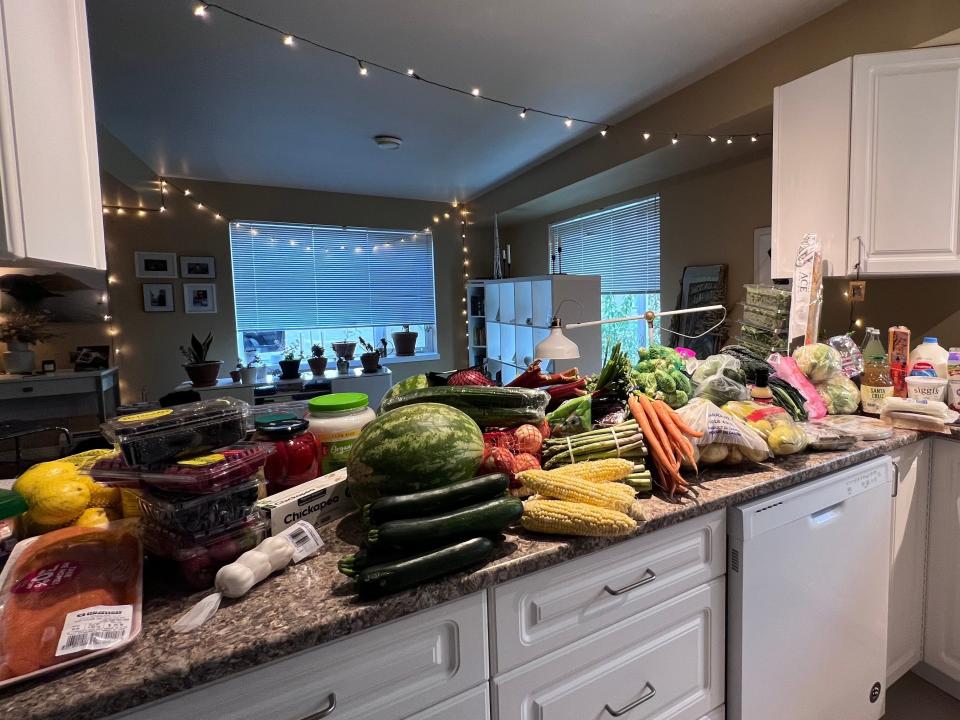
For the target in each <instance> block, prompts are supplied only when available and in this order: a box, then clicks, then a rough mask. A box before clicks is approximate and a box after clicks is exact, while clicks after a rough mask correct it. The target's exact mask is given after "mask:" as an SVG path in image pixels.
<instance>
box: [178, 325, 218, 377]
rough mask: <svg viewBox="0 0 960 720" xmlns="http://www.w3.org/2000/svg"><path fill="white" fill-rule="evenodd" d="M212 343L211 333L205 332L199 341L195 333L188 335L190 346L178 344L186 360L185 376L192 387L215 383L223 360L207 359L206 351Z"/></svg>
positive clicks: (207, 351)
mask: <svg viewBox="0 0 960 720" xmlns="http://www.w3.org/2000/svg"><path fill="white" fill-rule="evenodd" d="M212 344H213V333H207V337H206V338H205V339H204V340H203V341H200V340H199V339H198V338H197V336H196V335H190V347H184V346H183V345H181V346H180V352H181V353H182V354H183V357H184V359H185V360H186V362H185V363H184V364H183V369H184V370H186V371H187V377H189V378H190V382H192V383H193V386H194V387H211V386H212V385H216V384H217V377H218V376H219V375H220V366H221V365H222V364H223V361H222V360H207V353H209V352H210V346H211V345H212Z"/></svg>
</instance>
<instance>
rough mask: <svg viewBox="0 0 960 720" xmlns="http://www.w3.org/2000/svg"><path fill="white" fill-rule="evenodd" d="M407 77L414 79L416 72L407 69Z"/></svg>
mask: <svg viewBox="0 0 960 720" xmlns="http://www.w3.org/2000/svg"><path fill="white" fill-rule="evenodd" d="M407 76H408V77H412V78H415V77H416V76H417V72H416V70H414V69H413V68H407Z"/></svg>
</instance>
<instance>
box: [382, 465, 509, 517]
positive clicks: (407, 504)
mask: <svg viewBox="0 0 960 720" xmlns="http://www.w3.org/2000/svg"><path fill="white" fill-rule="evenodd" d="M509 486H510V478H508V477H507V476H506V475H504V474H503V473H492V474H490V475H481V476H480V477H475V478H470V479H469V480H461V481H460V482H457V483H453V484H452V485H445V486H443V487H439V488H434V489H433V490H423V491H421V492H415V493H408V494H406V495H390V496H388V497H382V498H380V499H379V500H375V501H374V502H372V503H370V504H368V505H364V506H363V519H364V522H366V523H367V524H368V525H382V524H383V523H385V522H388V521H390V520H406V519H408V518H420V517H425V516H428V515H436V514H438V513H442V512H446V511H448V510H455V509H457V508H462V507H464V506H466V505H473V504H474V503H478V502H481V501H482V500H490V499H491V498H495V497H499V496H501V495H505V494H506V492H507V488H508V487H509Z"/></svg>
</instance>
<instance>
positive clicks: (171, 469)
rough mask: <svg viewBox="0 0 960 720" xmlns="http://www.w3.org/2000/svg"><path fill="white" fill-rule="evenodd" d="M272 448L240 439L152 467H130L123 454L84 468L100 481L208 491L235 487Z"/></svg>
mask: <svg viewBox="0 0 960 720" xmlns="http://www.w3.org/2000/svg"><path fill="white" fill-rule="evenodd" d="M271 452H273V448H271V447H270V446H269V445H264V444H262V443H255V442H239V443H234V444H233V445H229V446H227V447H223V448H220V449H218V450H215V451H214V452H212V453H210V454H208V455H200V456H197V457H193V458H187V459H185V460H180V461H178V462H174V463H169V464H165V465H161V466H152V467H130V466H128V465H127V464H126V463H125V462H124V461H123V458H121V457H113V458H104V459H101V460H98V461H97V462H96V463H94V464H93V465H92V466H91V467H89V468H86V469H85V470H83V471H82V472H86V473H87V474H89V475H90V476H91V477H92V478H93V479H94V480H96V481H97V482H102V483H104V484H107V485H114V486H120V487H136V486H138V485H141V484H142V485H144V486H146V487H148V488H150V489H152V490H158V491H161V492H166V493H177V494H180V495H205V494H209V493H216V492H220V491H222V490H225V489H227V488H230V487H233V486H235V485H238V484H240V483H243V482H245V481H247V480H249V479H250V477H251V476H253V475H255V474H258V473H260V472H261V471H262V470H263V465H264V463H265V462H266V461H267V457H269V455H270V453H271Z"/></svg>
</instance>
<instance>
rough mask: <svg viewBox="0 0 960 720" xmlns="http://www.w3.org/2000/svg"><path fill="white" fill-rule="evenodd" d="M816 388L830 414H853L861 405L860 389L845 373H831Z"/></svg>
mask: <svg viewBox="0 0 960 720" xmlns="http://www.w3.org/2000/svg"><path fill="white" fill-rule="evenodd" d="M816 388H817V392H818V393H820V397H822V398H823V402H824V403H825V404H826V406H827V414H829V415H853V414H854V413H855V412H857V408H858V407H860V389H859V388H858V387H857V385H856V383H854V382H853V380H851V379H850V378H848V377H847V376H846V375H844V374H843V373H839V372H838V373H836V374H834V375H831V376H830V377H828V378H827V379H826V380H824V381H822V382H819V383H817V384H816Z"/></svg>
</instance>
